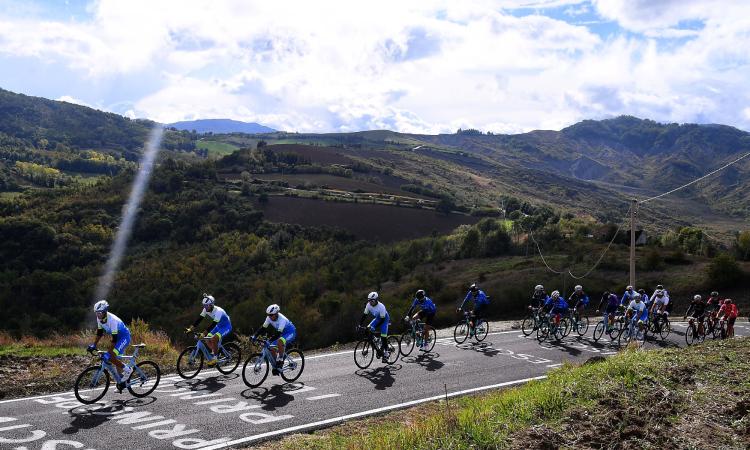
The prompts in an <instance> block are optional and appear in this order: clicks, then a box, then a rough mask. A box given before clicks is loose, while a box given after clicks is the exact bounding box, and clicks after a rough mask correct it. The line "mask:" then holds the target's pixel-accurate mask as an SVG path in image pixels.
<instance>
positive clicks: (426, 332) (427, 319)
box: [422, 313, 435, 345]
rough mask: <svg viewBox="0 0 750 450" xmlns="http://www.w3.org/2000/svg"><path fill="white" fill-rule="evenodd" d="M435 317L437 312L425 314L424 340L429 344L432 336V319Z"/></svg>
mask: <svg viewBox="0 0 750 450" xmlns="http://www.w3.org/2000/svg"><path fill="white" fill-rule="evenodd" d="M434 318H435V314H427V313H425V315H424V334H423V335H422V342H423V343H424V345H427V340H428V339H429V338H430V330H431V329H432V320H433V319H434Z"/></svg>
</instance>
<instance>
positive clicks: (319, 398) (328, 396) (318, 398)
mask: <svg viewBox="0 0 750 450" xmlns="http://www.w3.org/2000/svg"><path fill="white" fill-rule="evenodd" d="M340 395H341V394H325V395H316V396H315V397H307V398H306V399H305V400H323V399H324V398H333V397H339V396H340Z"/></svg>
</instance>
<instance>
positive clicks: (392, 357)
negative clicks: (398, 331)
mask: <svg viewBox="0 0 750 450" xmlns="http://www.w3.org/2000/svg"><path fill="white" fill-rule="evenodd" d="M386 342H387V345H388V364H395V363H396V361H398V355H399V349H398V348H399V345H400V344H399V341H398V337H396V336H388V340H387V341H386Z"/></svg>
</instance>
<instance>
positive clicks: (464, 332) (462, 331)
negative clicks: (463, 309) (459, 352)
mask: <svg viewBox="0 0 750 450" xmlns="http://www.w3.org/2000/svg"><path fill="white" fill-rule="evenodd" d="M468 337H469V324H468V323H466V321H465V320H462V321H460V322H458V323H457V324H456V328H454V329H453V340H455V341H456V343H457V344H463V343H464V342H466V339H467V338H468Z"/></svg>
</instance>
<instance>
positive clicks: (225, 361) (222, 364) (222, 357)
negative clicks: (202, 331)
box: [216, 342, 242, 375]
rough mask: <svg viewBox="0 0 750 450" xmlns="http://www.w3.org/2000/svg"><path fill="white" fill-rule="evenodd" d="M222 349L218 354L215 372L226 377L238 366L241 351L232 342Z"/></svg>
mask: <svg viewBox="0 0 750 450" xmlns="http://www.w3.org/2000/svg"><path fill="white" fill-rule="evenodd" d="M222 347H223V348H222V349H221V350H220V353H219V363H218V364H216V370H218V371H219V372H221V373H223V374H224V375H227V374H230V373H232V372H234V370H235V369H236V368H237V366H239V365H240V358H242V350H240V346H239V345H237V344H235V343H234V342H230V343H228V344H226V345H223V346H222Z"/></svg>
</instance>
